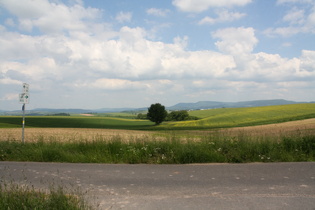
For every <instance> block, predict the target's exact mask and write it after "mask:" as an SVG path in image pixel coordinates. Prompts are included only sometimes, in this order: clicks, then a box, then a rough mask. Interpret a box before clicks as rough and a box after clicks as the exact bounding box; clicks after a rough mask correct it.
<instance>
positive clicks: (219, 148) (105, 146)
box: [0, 133, 315, 164]
mask: <svg viewBox="0 0 315 210" xmlns="http://www.w3.org/2000/svg"><path fill="white" fill-rule="evenodd" d="M183 141H184V142H183ZM0 148H1V149H0V160H6V161H39V162H71V163H132V164H135V163H149V164H150V163H154V164H165V163H167V164H185V163H215V162H219V163H247V162H286V161H315V152H314V151H315V136H314V135H307V134H303V135H302V134H298V133H297V134H296V135H290V136H282V137H280V138H277V139H273V138H271V137H250V136H247V135H245V134H243V133H240V134H239V135H238V136H230V135H222V134H209V135H205V136H203V137H202V138H201V139H199V140H196V139H193V138H189V137H187V138H186V139H185V140H183V138H182V137H181V136H176V135H175V134H170V135H167V137H165V139H163V140H161V139H160V137H157V136H146V137H139V138H136V137H134V138H132V139H130V140H129V141H128V142H126V140H125V139H122V138H121V137H120V136H114V137H110V139H104V138H103V137H98V138H95V140H94V141H84V140H81V141H71V142H70V141H69V142H59V141H55V140H51V141H48V142H44V141H42V140H40V139H39V140H38V141H37V142H33V143H26V144H22V143H20V142H14V141H3V142H0Z"/></svg>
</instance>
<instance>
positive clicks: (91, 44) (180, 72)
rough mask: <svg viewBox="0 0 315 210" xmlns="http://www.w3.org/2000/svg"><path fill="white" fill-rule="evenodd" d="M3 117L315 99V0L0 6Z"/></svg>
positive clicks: (35, 1) (60, 0)
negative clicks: (36, 111) (26, 88)
mask: <svg viewBox="0 0 315 210" xmlns="http://www.w3.org/2000/svg"><path fill="white" fill-rule="evenodd" d="M0 46H1V48H0V110H14V109H19V108H20V106H21V105H20V104H19V103H18V95H19V93H20V92H21V91H22V84H23V83H24V82H26V83H28V84H30V104H28V105H27V108H28V109H33V108H43V107H45V108H85V109H95V108H104V107H106V108H109V107H111V108H112V107H148V106H150V104H152V103H156V102H159V103H162V104H163V105H166V106H171V105H174V104H176V103H179V102H197V101H205V100H207V101H245V100H261V99H278V98H282V99H287V100H295V101H315V88H314V87H315V83H314V80H315V1H314V0H270V1H269V0H268V1H266V0H221V1H217V0H169V1H167V0H163V1H156V0H116V1H112V0H102V1H101V0H89V1H87V0H85V1H84V0H23V1H19V0H0Z"/></svg>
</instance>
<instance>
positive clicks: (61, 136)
mask: <svg viewBox="0 0 315 210" xmlns="http://www.w3.org/2000/svg"><path fill="white" fill-rule="evenodd" d="M177 132H182V133H183V134H185V135H192V136H194V135H203V134H205V135H207V134H209V133H213V132H216V133H217V132H219V133H221V134H222V135H231V136H237V135H240V134H241V135H246V136H263V137H264V136H272V137H275V136H285V135H292V134H297V133H303V134H311V135H315V118H314V119H307V120H299V121H292V122H285V123H278V124H270V125H260V126H250V127H240V128H230V129H220V130H216V131H213V130H211V131H209V130H208V131H177ZM177 132H176V133H177ZM156 133H157V132H152V131H134V130H118V129H86V128H84V129H82V128H26V129H25V141H27V142H31V141H38V140H43V141H82V140H83V141H93V140H112V139H115V138H118V137H119V139H121V140H125V141H130V140H133V139H139V138H142V139H143V138H144V137H146V136H152V135H154V134H156ZM21 136H22V129H21V128H1V129H0V141H6V140H11V141H21ZM149 139H152V138H149ZM161 139H163V138H161Z"/></svg>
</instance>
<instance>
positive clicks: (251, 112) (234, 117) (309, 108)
mask: <svg viewBox="0 0 315 210" xmlns="http://www.w3.org/2000/svg"><path fill="white" fill-rule="evenodd" d="M189 114H190V115H191V116H196V117H199V118H202V119H200V120H194V121H180V122H163V123H162V124H161V125H160V126H154V123H152V122H150V121H147V120H135V119H122V118H113V117H96V116H82V117H78V116H75V117H74V116H71V117H68V116H65V117H60V116H59V117H58V116H50V117H48V116H45V117H44V116H41V117H31V116H27V117H26V127H39V128H106V129H128V130H165V129H167V130H178V129H179V130H180V129H182V130H200V129H214V128H231V127H242V126H254V125H263V124H272V123H280V122H286V121H294V120H302V119H309V118H315V103H309V104H293V105H281V106H265V107H251V108H221V109H210V110H200V111H191V112H189ZM21 121H22V119H21V117H5V116H3V117H0V128H18V127H21Z"/></svg>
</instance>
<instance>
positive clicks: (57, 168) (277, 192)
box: [0, 162, 315, 210]
mask: <svg viewBox="0 0 315 210" xmlns="http://www.w3.org/2000/svg"><path fill="white" fill-rule="evenodd" d="M0 178H1V180H7V181H15V182H18V183H19V184H27V185H33V186H35V187H36V188H49V186H50V185H54V186H59V185H62V186H63V187H64V188H66V189H69V188H75V189H78V188H80V190H81V191H82V192H86V194H85V195H86V196H87V198H88V199H89V201H90V202H91V203H92V204H93V205H95V206H96V205H98V208H99V209H159V210H162V209H236V210H238V209H242V210H243V209H285V210H287V209H310V210H315V163H314V162H302V163H251V164H191V165H142V164H140V165H126V164H119V165H116V164H70V163H32V162H0Z"/></svg>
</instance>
